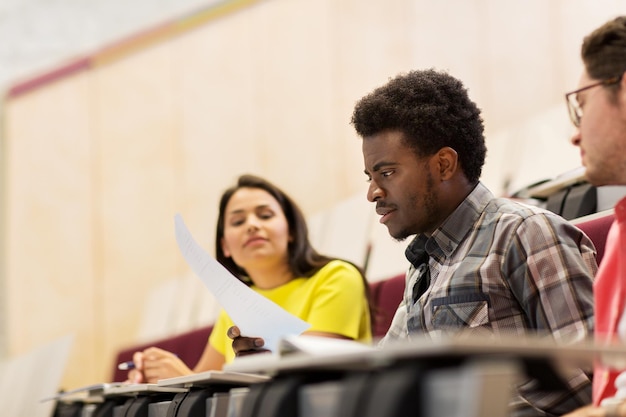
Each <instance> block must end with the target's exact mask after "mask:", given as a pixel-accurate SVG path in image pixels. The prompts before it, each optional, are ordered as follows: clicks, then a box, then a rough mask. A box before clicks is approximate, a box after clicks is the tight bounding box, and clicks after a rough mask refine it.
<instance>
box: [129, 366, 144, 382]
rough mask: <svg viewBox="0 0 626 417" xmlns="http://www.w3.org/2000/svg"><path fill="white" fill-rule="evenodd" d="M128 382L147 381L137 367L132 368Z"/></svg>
mask: <svg viewBox="0 0 626 417" xmlns="http://www.w3.org/2000/svg"><path fill="white" fill-rule="evenodd" d="M128 382H130V383H131V384H141V383H142V382H145V380H144V376H143V373H142V372H141V371H139V370H137V369H132V370H130V371H129V372H128Z"/></svg>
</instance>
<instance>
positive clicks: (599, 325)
mask: <svg viewBox="0 0 626 417" xmlns="http://www.w3.org/2000/svg"><path fill="white" fill-rule="evenodd" d="M615 218H616V221H615V222H614V223H613V224H612V226H611V229H610V231H609V233H608V237H607V240H606V252H605V256H604V257H603V260H602V263H601V264H600V268H599V269H598V274H597V275H596V279H595V282H594V287H593V292H594V296H595V340H596V342H598V343H611V342H613V341H614V340H617V339H618V338H619V336H620V335H618V324H619V321H620V319H621V317H622V314H624V307H625V306H626V262H625V260H626V225H625V224H624V223H625V222H626V198H625V199H622V200H621V201H620V202H619V203H618V204H617V205H616V206H615ZM621 371H623V370H617V369H610V368H609V367H607V366H604V365H603V364H602V363H600V362H597V363H596V364H595V367H594V372H593V402H594V404H595V405H599V404H600V402H601V401H602V400H603V399H605V398H609V397H612V396H614V395H615V392H616V389H615V378H616V377H617V376H618V375H619V374H620V372H621Z"/></svg>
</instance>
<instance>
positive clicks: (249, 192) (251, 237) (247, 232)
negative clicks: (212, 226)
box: [221, 188, 291, 273]
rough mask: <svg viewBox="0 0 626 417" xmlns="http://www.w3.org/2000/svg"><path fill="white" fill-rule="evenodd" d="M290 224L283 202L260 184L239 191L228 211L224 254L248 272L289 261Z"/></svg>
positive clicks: (223, 239)
mask: <svg viewBox="0 0 626 417" xmlns="http://www.w3.org/2000/svg"><path fill="white" fill-rule="evenodd" d="M290 240H291V237H290V235H289V225H288V223H287V219H286V217H285V214H284V213H283V210H282V208H281V207H280V204H279V203H278V201H276V199H275V198H274V197H272V195H271V194H269V193H268V192H267V191H265V190H262V189H259V188H240V189H239V190H237V191H235V193H234V194H233V195H232V197H231V198H230V200H229V201H228V203H227V204H226V209H225V211H224V236H223V237H222V242H221V243H222V250H223V251H224V255H225V256H227V257H232V258H233V261H234V262H235V263H236V264H237V265H238V266H239V267H241V268H243V269H245V270H246V271H247V272H248V273H250V272H251V270H254V268H267V267H271V266H273V265H276V266H279V265H280V266H283V265H285V264H287V263H288V253H287V246H288V244H289V241H290Z"/></svg>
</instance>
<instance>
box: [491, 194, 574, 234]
mask: <svg viewBox="0 0 626 417" xmlns="http://www.w3.org/2000/svg"><path fill="white" fill-rule="evenodd" d="M484 213H485V216H486V217H489V218H491V219H492V220H494V221H497V222H502V223H509V224H512V225H515V226H522V225H532V224H538V225H542V226H543V227H545V226H548V227H550V228H565V229H572V230H577V227H576V226H574V225H573V224H572V223H571V222H569V221H567V220H566V219H564V218H563V217H561V216H559V215H558V214H556V213H553V212H551V211H549V210H546V209H543V208H541V207H536V206H531V205H528V204H524V203H520V202H517V201H514V200H510V199H507V198H494V199H493V200H491V201H490V202H489V204H487V206H486V207H485V210H484Z"/></svg>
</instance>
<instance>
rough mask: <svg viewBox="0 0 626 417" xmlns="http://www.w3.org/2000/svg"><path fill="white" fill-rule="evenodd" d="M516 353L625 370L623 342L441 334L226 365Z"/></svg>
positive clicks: (255, 367) (296, 365)
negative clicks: (562, 341)
mask: <svg viewBox="0 0 626 417" xmlns="http://www.w3.org/2000/svg"><path fill="white" fill-rule="evenodd" d="M486 355H488V356H489V357H495V356H499V357H518V358H538V359H540V358H546V359H550V360H552V361H556V362H558V363H563V364H568V365H572V366H575V367H584V368H589V367H591V365H592V364H593V361H594V359H596V358H600V359H601V360H602V361H603V362H604V363H607V364H609V365H612V366H615V367H617V368H626V345H621V344H620V345H613V346H599V345H596V344H594V343H592V342H580V343H575V344H568V345H564V344H558V343H556V342H554V341H553V340H552V339H549V338H538V337H527V338H498V339H497V340H496V339H490V338H469V337H463V338H450V339H447V338H442V339H426V338H424V339H416V340H410V341H401V342H397V343H394V344H388V345H386V346H385V347H384V348H381V349H372V350H371V351H361V352H353V353H349V352H344V353H338V354H332V353H322V354H310V353H292V354H288V355H285V356H278V355H275V354H259V355H251V356H246V357H242V358H238V359H236V360H235V361H234V362H233V363H231V364H228V365H226V366H225V367H224V369H225V370H227V371H229V372H244V373H260V374H268V375H273V374H276V373H279V372H285V371H295V370H304V369H311V368H313V367H314V368H315V369H326V370H353V369H368V368H371V369H376V368H381V367H384V366H387V365H389V364H391V363H393V362H397V361H399V360H408V359H420V358H423V359H431V358H441V357H462V356H473V357H480V356H486Z"/></svg>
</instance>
